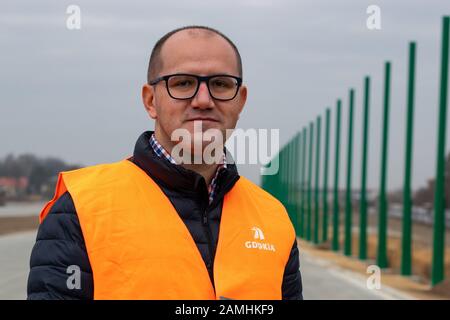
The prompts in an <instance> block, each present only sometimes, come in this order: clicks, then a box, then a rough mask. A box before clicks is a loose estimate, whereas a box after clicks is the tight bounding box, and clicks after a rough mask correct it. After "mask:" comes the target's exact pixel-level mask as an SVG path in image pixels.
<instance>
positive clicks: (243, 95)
mask: <svg viewBox="0 0 450 320" xmlns="http://www.w3.org/2000/svg"><path fill="white" fill-rule="evenodd" d="M238 95H239V102H238V103H239V113H241V112H242V109H243V108H244V105H245V102H246V101H247V87H246V86H244V85H243V86H241V87H240V88H239V93H238Z"/></svg>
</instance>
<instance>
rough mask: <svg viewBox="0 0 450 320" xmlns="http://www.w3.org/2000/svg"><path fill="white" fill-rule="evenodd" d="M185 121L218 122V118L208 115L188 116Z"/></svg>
mask: <svg viewBox="0 0 450 320" xmlns="http://www.w3.org/2000/svg"><path fill="white" fill-rule="evenodd" d="M186 121H213V122H219V120H217V119H214V118H210V117H196V118H190V119H187V120H186Z"/></svg>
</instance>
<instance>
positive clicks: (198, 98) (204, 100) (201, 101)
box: [191, 82, 214, 109]
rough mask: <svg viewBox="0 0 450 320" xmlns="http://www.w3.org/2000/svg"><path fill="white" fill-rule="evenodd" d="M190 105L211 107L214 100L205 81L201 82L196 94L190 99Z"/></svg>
mask: <svg viewBox="0 0 450 320" xmlns="http://www.w3.org/2000/svg"><path fill="white" fill-rule="evenodd" d="M191 104H192V106H193V107H196V108H202V109H203V108H212V107H213V106H214V101H213V99H212V97H211V96H210V94H209V90H208V86H207V85H206V83H205V82H201V83H200V86H199V88H198V91H197V94H196V95H195V96H194V98H193V99H192V103H191Z"/></svg>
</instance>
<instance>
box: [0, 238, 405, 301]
mask: <svg viewBox="0 0 450 320" xmlns="http://www.w3.org/2000/svg"><path fill="white" fill-rule="evenodd" d="M35 238H36V232H35V231H33V232H25V233H17V234H12V235H5V236H1V237H0V299H25V298H26V287H27V277H28V271H29V258H30V253H31V249H32V248H33V244H34V242H35ZM300 259H301V267H300V269H301V273H302V278H303V287H304V288H303V295H304V298H305V299H308V300H310V299H319V300H324V299H344V300H352V299H370V300H374V299H403V298H409V297H406V296H404V295H402V294H400V293H399V292H396V291H394V290H392V289H389V288H385V287H383V288H382V290H369V289H367V288H366V279H365V278H364V277H363V276H362V275H359V274H355V273H351V272H348V271H346V270H342V269H339V268H338V267H336V266H334V265H333V264H331V263H329V262H327V261H324V260H320V259H317V258H316V257H312V256H309V255H307V254H305V253H301V254H300Z"/></svg>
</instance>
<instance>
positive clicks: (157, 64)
mask: <svg viewBox="0 0 450 320" xmlns="http://www.w3.org/2000/svg"><path fill="white" fill-rule="evenodd" d="M192 29H200V30H204V31H207V32H211V33H213V34H216V35H218V36H221V37H222V38H223V39H225V40H226V41H227V42H228V43H229V44H230V45H231V47H232V48H233V50H234V52H235V54H236V60H237V67H238V73H239V77H241V78H242V59H241V55H240V54H239V50H238V49H237V47H236V45H235V44H234V43H233V41H231V40H230V39H229V38H228V37H227V36H226V35H224V34H223V33H222V32H220V31H218V30H216V29H214V28H210V27H206V26H197V25H191V26H185V27H181V28H177V29H175V30H172V31H170V32H168V33H166V34H165V35H164V36H163V37H162V38H161V39H159V40H158V41H157V42H156V44H155V46H154V47H153V50H152V53H151V55H150V61H149V63H148V70H147V83H150V81H151V80H153V79H154V78H155V77H156V76H157V75H158V72H159V71H160V70H161V68H162V63H163V61H162V59H161V49H162V47H163V45H164V43H165V42H166V41H167V39H169V38H170V37H171V36H172V35H174V34H175V33H177V32H179V31H182V30H192Z"/></svg>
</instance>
